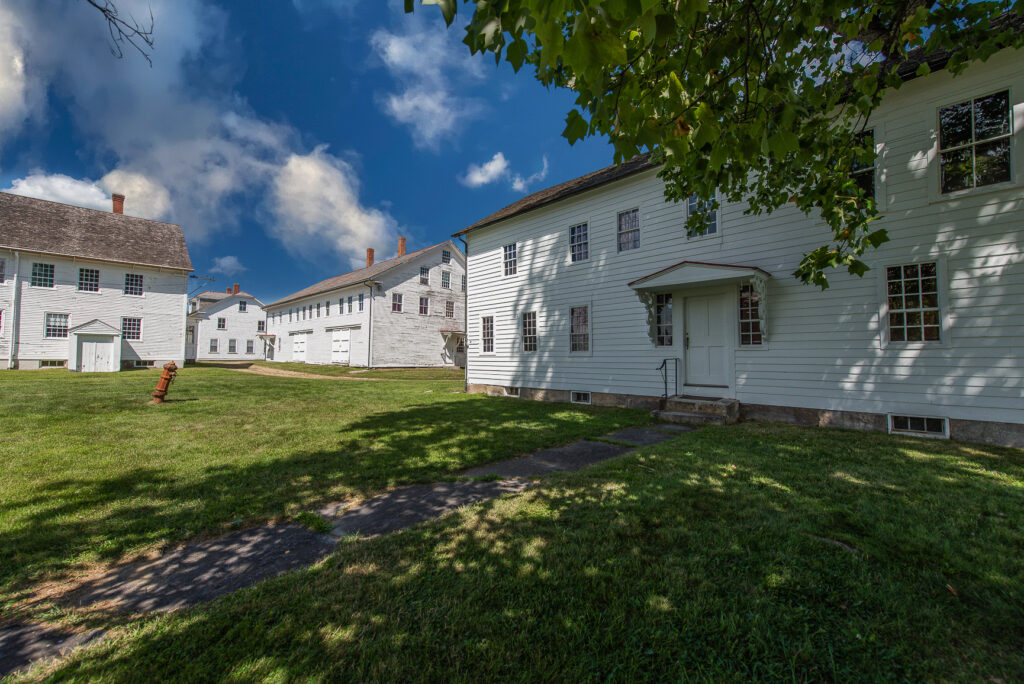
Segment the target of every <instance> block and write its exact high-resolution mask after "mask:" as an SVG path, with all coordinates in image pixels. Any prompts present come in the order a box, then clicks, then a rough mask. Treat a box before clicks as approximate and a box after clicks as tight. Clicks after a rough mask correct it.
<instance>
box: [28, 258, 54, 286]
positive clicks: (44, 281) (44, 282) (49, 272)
mask: <svg viewBox="0 0 1024 684" xmlns="http://www.w3.org/2000/svg"><path fill="white" fill-rule="evenodd" d="M29 282H30V284H31V285H32V287H53V264H32V280H31V281H29Z"/></svg>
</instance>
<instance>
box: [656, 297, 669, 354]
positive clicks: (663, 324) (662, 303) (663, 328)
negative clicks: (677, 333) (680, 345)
mask: <svg viewBox="0 0 1024 684" xmlns="http://www.w3.org/2000/svg"><path fill="white" fill-rule="evenodd" d="M654 325H655V328H656V329H655V331H654V337H655V340H656V342H655V344H656V345H657V346H659V347H671V346H672V295H671V294H660V295H655V297H654Z"/></svg>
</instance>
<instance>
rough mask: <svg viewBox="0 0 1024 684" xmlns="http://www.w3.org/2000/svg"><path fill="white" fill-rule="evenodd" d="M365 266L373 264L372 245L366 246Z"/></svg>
mask: <svg viewBox="0 0 1024 684" xmlns="http://www.w3.org/2000/svg"><path fill="white" fill-rule="evenodd" d="M366 266H367V268H369V267H370V266H373V247H367V248H366Z"/></svg>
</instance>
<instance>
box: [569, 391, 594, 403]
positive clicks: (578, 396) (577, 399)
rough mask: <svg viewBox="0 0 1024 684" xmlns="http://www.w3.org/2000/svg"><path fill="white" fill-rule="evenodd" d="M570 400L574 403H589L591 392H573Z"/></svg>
mask: <svg viewBox="0 0 1024 684" xmlns="http://www.w3.org/2000/svg"><path fill="white" fill-rule="evenodd" d="M570 397H571V398H570V401H571V402H572V403H574V404H589V403H590V392H575V391H574V392H572V393H571V394H570Z"/></svg>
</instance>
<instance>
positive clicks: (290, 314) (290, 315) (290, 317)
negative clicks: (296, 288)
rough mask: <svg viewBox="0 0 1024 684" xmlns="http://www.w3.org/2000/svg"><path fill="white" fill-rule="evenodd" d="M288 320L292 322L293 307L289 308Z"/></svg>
mask: <svg viewBox="0 0 1024 684" xmlns="http://www.w3.org/2000/svg"><path fill="white" fill-rule="evenodd" d="M288 322H289V323H291V322H292V310H291V309H288Z"/></svg>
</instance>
